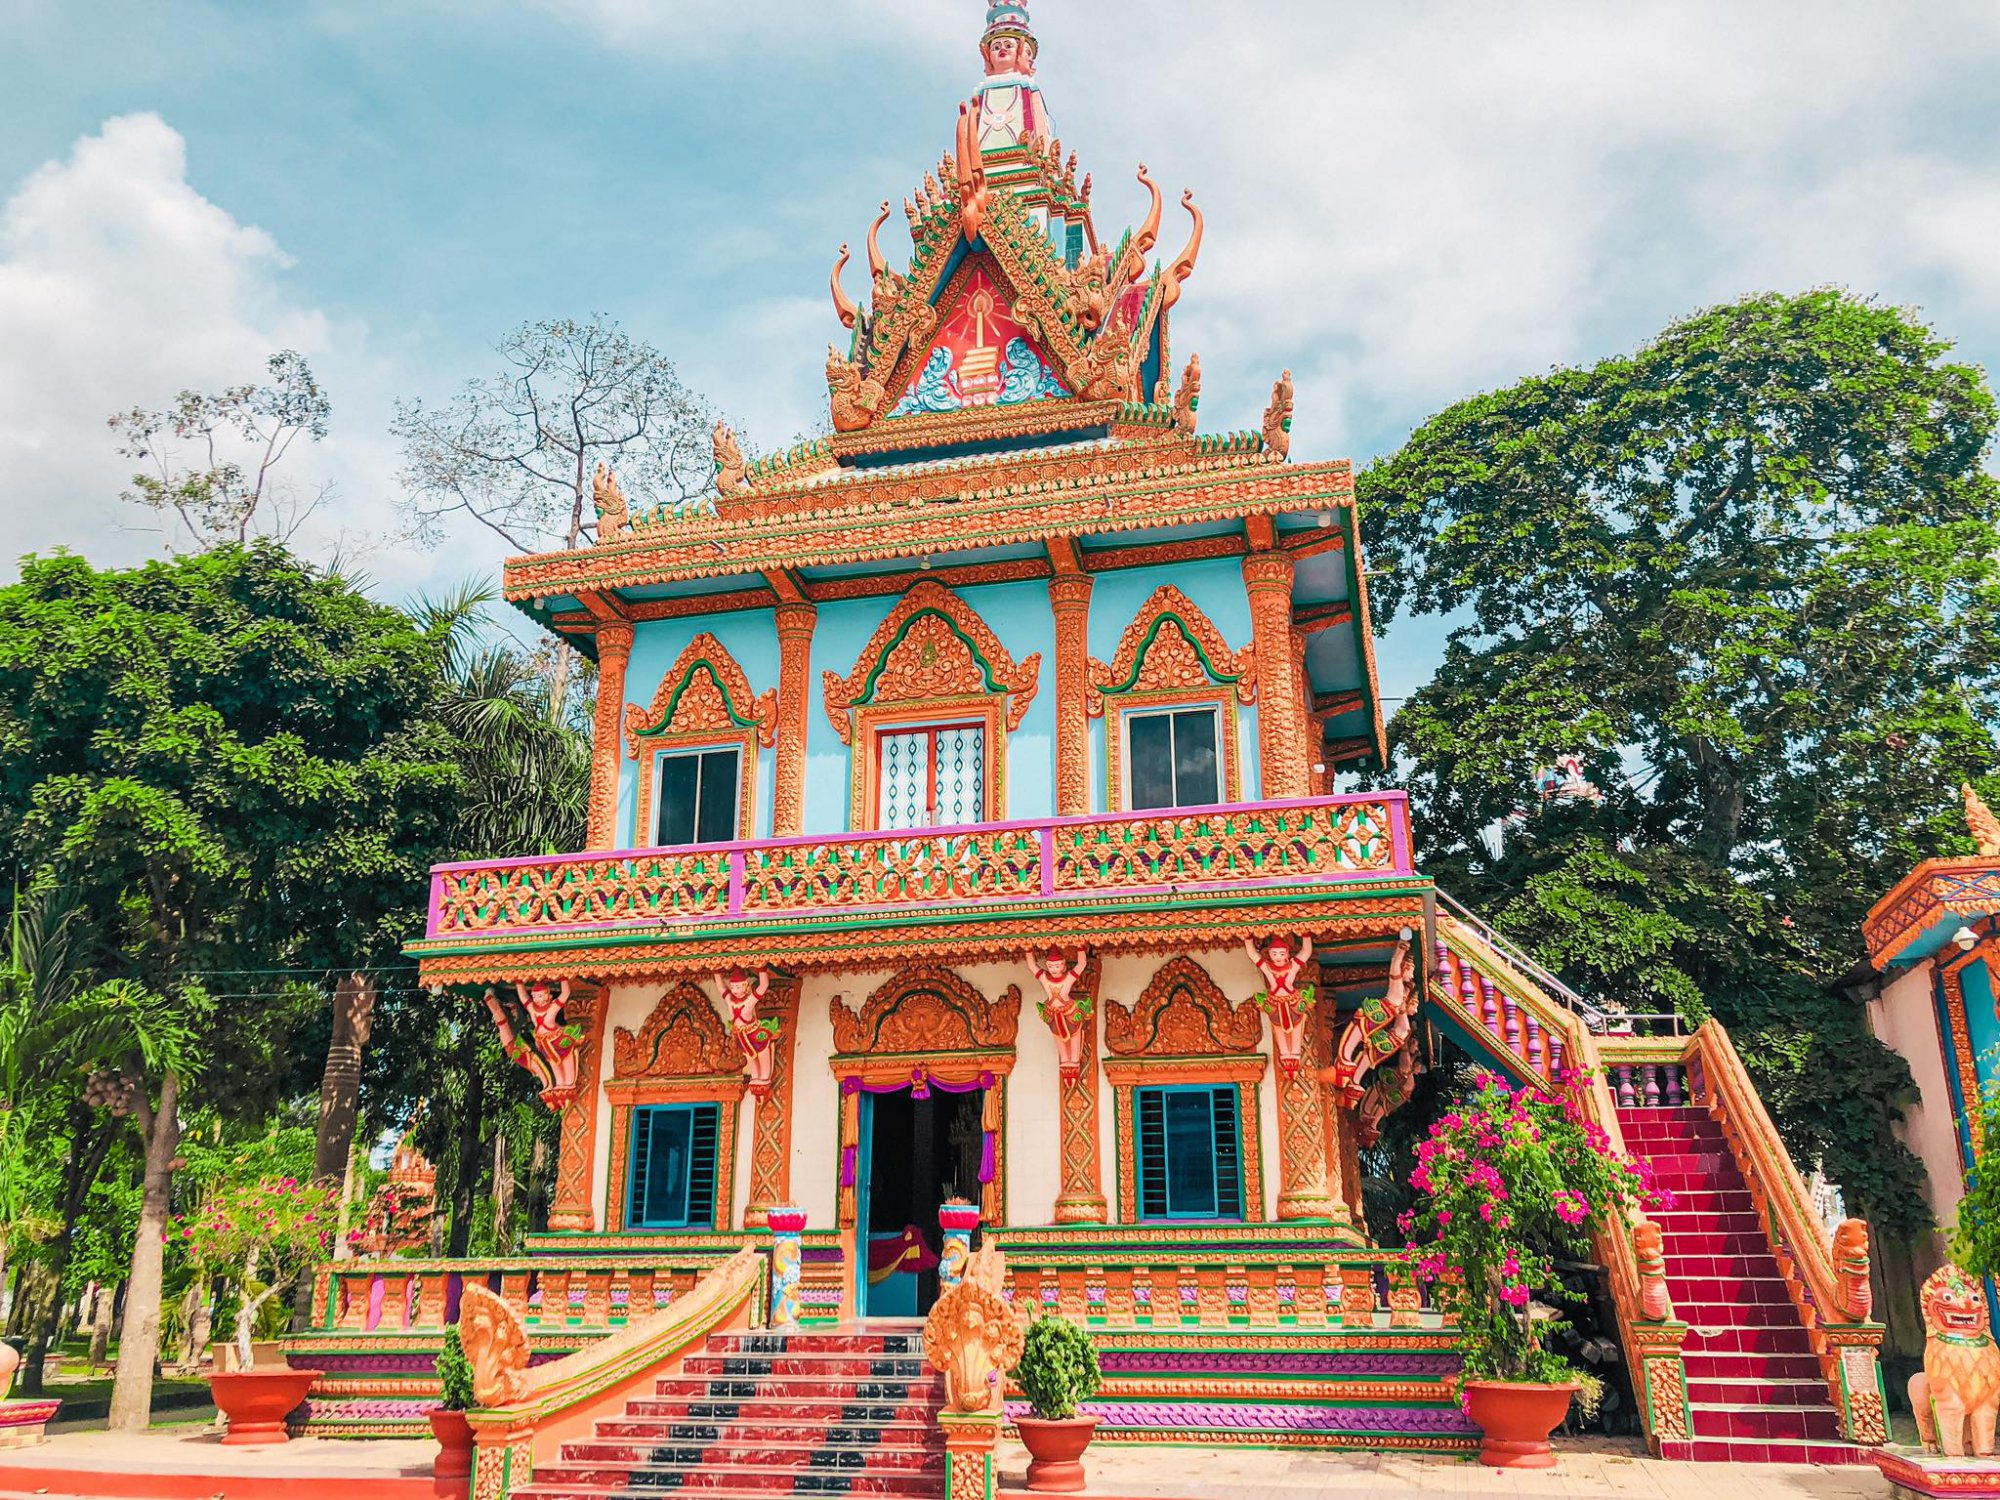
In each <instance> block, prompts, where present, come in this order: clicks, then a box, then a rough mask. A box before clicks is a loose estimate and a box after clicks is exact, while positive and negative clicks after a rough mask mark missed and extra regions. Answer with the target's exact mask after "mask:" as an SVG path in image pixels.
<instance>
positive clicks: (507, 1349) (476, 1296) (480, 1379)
mask: <svg viewBox="0 0 2000 1500" xmlns="http://www.w3.org/2000/svg"><path fill="white" fill-rule="evenodd" d="M458 1337H459V1342H460V1343H461V1344H462V1345H463V1346H464V1348H465V1357H466V1359H467V1361H468V1362H470V1364H471V1365H472V1396H473V1399H474V1400H475V1401H477V1402H478V1403H479V1405H480V1406H481V1407H482V1408H486V1409H488V1410H490V1409H492V1408H493V1407H497V1406H512V1405H514V1403H516V1402H517V1401H525V1400H526V1399H527V1396H528V1389H529V1387H528V1329H527V1325H526V1324H524V1323H523V1322H522V1321H521V1315H520V1313H518V1312H517V1311H515V1309H514V1306H513V1304H512V1303H510V1302H508V1301H507V1300H506V1299H505V1298H503V1297H501V1296H500V1295H499V1293H497V1292H493V1291H489V1290H488V1289H487V1288H486V1287H483V1286H481V1285H480V1284H479V1283H478V1282H476V1281H473V1280H471V1279H470V1278H468V1279H467V1280H466V1283H465V1286H464V1289H463V1290H462V1291H461V1292H460V1294H459V1302H458Z"/></svg>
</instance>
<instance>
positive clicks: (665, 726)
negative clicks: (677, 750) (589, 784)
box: [625, 630, 778, 760]
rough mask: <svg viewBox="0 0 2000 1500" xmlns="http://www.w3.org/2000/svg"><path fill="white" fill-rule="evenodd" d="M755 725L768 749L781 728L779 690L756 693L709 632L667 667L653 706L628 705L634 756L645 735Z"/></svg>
mask: <svg viewBox="0 0 2000 1500" xmlns="http://www.w3.org/2000/svg"><path fill="white" fill-rule="evenodd" d="M751 728H754V729H755V730H756V731H757V743H758V744H760V745H762V746H764V747H765V748H766V749H768V748H770V745H771V743H772V741H773V740H774V739H775V738H776V735H777V728H778V692H777V689H776V688H772V689H771V690H769V691H768V692H765V693H764V694H762V695H761V696H759V695H753V694H752V693H751V691H750V678H749V677H748V675H747V674H745V672H744V670H743V668H742V666H741V665H739V664H738V662H737V660H736V658H735V657H734V656H732V655H730V653H729V648H728V647H727V646H725V645H723V644H722V642H721V641H719V640H717V639H716V638H715V636H713V635H712V634H710V633H709V632H708V631H706V630H704V631H703V632H702V633H701V634H700V635H698V636H696V637H695V638H694V639H693V640H691V641H689V642H688V643H687V649H686V650H684V651H682V652H681V654H680V656H679V657H677V658H676V659H675V661H674V664H673V665H672V666H671V667H669V668H668V669H667V673H666V675H665V676H664V677H662V678H661V679H660V689H659V691H658V692H657V693H655V694H654V695H653V702H652V706H651V707H650V708H641V707H640V706H639V705H638V704H636V703H632V704H628V705H626V708H625V743H626V747H627V749H626V753H627V755H628V756H630V757H631V758H632V759H633V760H637V759H638V758H639V741H640V739H641V737H650V736H653V735H662V734H674V735H678V734H715V733H727V732H729V731H731V730H737V729H751Z"/></svg>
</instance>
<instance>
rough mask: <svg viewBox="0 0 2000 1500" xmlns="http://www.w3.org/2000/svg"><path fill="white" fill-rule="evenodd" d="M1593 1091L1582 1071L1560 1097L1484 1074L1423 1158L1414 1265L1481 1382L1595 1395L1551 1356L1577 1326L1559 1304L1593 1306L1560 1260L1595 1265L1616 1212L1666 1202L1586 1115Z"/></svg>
mask: <svg viewBox="0 0 2000 1500" xmlns="http://www.w3.org/2000/svg"><path fill="white" fill-rule="evenodd" d="M1582 1085H1583V1079H1582V1077H1581V1076H1580V1075H1577V1074H1574V1073H1570V1074H1566V1075H1565V1076H1564V1077H1563V1079H1562V1080H1561V1082H1560V1084H1559V1086H1558V1092H1557V1093H1556V1094H1555V1095H1550V1094H1548V1093H1545V1092H1543V1091H1541V1090H1539V1089H1534V1088H1527V1089H1522V1090H1520V1091H1519V1092H1514V1091H1511V1090H1509V1089H1508V1088H1507V1086H1506V1084H1505V1083H1503V1082H1502V1081H1501V1080H1500V1079H1499V1078H1497V1077H1495V1076H1494V1075H1492V1074H1490V1073H1481V1074H1477V1075H1475V1077H1474V1084H1473V1090H1472V1092H1471V1094H1469V1095H1468V1096H1467V1097H1465V1098H1464V1099H1462V1100H1461V1101H1460V1102H1459V1103H1458V1104H1457V1105H1456V1106H1455V1107H1453V1108H1452V1109H1451V1110H1450V1111H1449V1112H1448V1113H1446V1114H1445V1115H1444V1116H1443V1117H1442V1118H1441V1119H1439V1120H1438V1122H1437V1123H1436V1124H1435V1125H1433V1126H1432V1127H1431V1133H1430V1137H1429V1138H1428V1139H1427V1140H1425V1141H1423V1142H1422V1143H1421V1144H1420V1145H1418V1147H1417V1167H1416V1170H1415V1171H1414V1172H1413V1173H1412V1174H1411V1176H1410V1186H1411V1188H1412V1189H1414V1190H1415V1192H1416V1194H1417V1201H1416V1206H1415V1207H1413V1208H1412V1209H1410V1210H1409V1211H1408V1212H1407V1213H1405V1214H1404V1215H1403V1216H1402V1218H1401V1219H1400V1220H1399V1221H1398V1222H1399V1223H1400V1225H1401V1227H1402V1229H1403V1233H1404V1235H1405V1236H1406V1237H1407V1239H1408V1241H1409V1244H1410V1248H1409V1249H1408V1250H1407V1251H1406V1252H1405V1253H1406V1254H1407V1255H1408V1257H1409V1259H1410V1261H1411V1263H1412V1265H1413V1266H1414V1267H1415V1270H1416V1275H1417V1279H1418V1280H1419V1281H1422V1282H1424V1283H1426V1284H1427V1285H1428V1286H1429V1287H1430V1289H1431V1295H1432V1299H1433V1301H1434V1302H1435V1303H1436V1305H1437V1307H1438V1310H1439V1311H1440V1312H1442V1313H1443V1314H1444V1315H1445V1316H1446V1317H1447V1318H1449V1319H1451V1320H1452V1321H1453V1322H1455V1323H1456V1324H1457V1325H1458V1327H1459V1330H1460V1344H1461V1347H1462V1349H1463V1351H1464V1355H1465V1373H1466V1375H1467V1377H1468V1378H1470V1379H1474V1380H1513V1381H1536V1382H1545V1383H1548V1384H1551V1385H1556V1384H1564V1383H1572V1382H1573V1383H1579V1384H1583V1385H1585V1386H1586V1387H1589V1386H1591V1385H1593V1384H1594V1383H1593V1382H1591V1381H1590V1380H1589V1379H1588V1377H1587V1376H1586V1374H1585V1372H1583V1371H1580V1370H1578V1369H1576V1368H1575V1367H1574V1366H1573V1365H1571V1364H1570V1362H1569V1361H1568V1360H1566V1359H1564V1358H1563V1357H1562V1356H1561V1355H1560V1354H1557V1353H1556V1352H1555V1351H1554V1350H1552V1349H1550V1348H1549V1347H1548V1342H1549V1340H1550V1338H1551V1337H1552V1336H1553V1335H1554V1334H1555V1333H1557V1332H1559V1331H1561V1329H1562V1328H1563V1327H1564V1326H1565V1325H1564V1324H1563V1323H1562V1322H1561V1321H1560V1320H1559V1319H1557V1318H1556V1317H1555V1316H1554V1313H1553V1306H1554V1304H1555V1303H1559V1302H1576V1301H1581V1300H1582V1295H1581V1294H1580V1293H1577V1292H1575V1291H1572V1290H1571V1289H1570V1288H1568V1287H1566V1286H1565V1285H1564V1284H1563V1282H1562V1280H1561V1278H1560V1277H1559V1276H1558V1275H1557V1272H1556V1261H1557V1260H1558V1259H1559V1258H1565V1259H1567V1258H1577V1257H1582V1256H1586V1255H1587V1253H1588V1251H1589V1249H1590V1236H1591V1231H1592V1230H1594V1229H1596V1228H1597V1227H1598V1226H1600V1225H1601V1224H1603V1223H1604V1221H1605V1216H1606V1215H1607V1214H1612V1213H1624V1212H1626V1211H1627V1210H1629V1209H1631V1208H1633V1207H1636V1206H1641V1205H1643V1206H1648V1207H1651V1206H1658V1205H1660V1204H1663V1203H1664V1202H1665V1201H1666V1195H1665V1194H1663V1193H1661V1192H1659V1191H1658V1190H1657V1189H1656V1188H1655V1187H1654V1186H1653V1182H1652V1173H1651V1169H1650V1168H1649V1167H1647V1166H1646V1165H1644V1164H1643V1163H1638V1162H1634V1161H1632V1160H1630V1159H1629V1158H1626V1157H1623V1156H1621V1155H1619V1154H1618V1153H1617V1152H1615V1151H1613V1150H1612V1149H1611V1143H1610V1141H1609V1140H1607V1139H1606V1137H1605V1134H1604V1132H1603V1130H1602V1129H1600V1128H1599V1127H1598V1126H1597V1125H1595V1124H1593V1123H1592V1122H1591V1121H1589V1120H1588V1119H1586V1118H1585V1117H1584V1115H1583V1112H1582V1109H1581V1106H1580V1105H1579V1103H1578V1099H1579V1097H1580V1094H1581V1089H1582Z"/></svg>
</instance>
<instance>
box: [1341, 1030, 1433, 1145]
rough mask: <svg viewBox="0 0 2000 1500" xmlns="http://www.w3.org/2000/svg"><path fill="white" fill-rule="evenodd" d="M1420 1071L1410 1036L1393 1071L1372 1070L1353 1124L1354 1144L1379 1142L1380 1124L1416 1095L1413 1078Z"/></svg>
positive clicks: (1415, 1050) (1415, 1082) (1420, 1066)
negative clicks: (1371, 1076) (1371, 1075)
mask: <svg viewBox="0 0 2000 1500" xmlns="http://www.w3.org/2000/svg"><path fill="white" fill-rule="evenodd" d="M1422 1071H1423V1065H1422V1064H1421V1063H1419V1062H1418V1061H1417V1039H1416V1037H1414V1036H1412V1037H1410V1038H1409V1040H1407V1041H1405V1042H1404V1043H1403V1045H1402V1047H1401V1048H1400V1049H1399V1050H1398V1051H1397V1053H1396V1062H1395V1065H1394V1066H1393V1067H1387V1068H1377V1069H1376V1070H1375V1076H1374V1078H1373V1079H1372V1080H1371V1081H1370V1082H1369V1085H1368V1092H1367V1093H1365V1094H1363V1095H1362V1096H1361V1106H1360V1109H1359V1110H1358V1111H1357V1113H1356V1117H1355V1121H1354V1140H1355V1144H1357V1145H1360V1146H1364V1147H1365V1146H1373V1145H1374V1144H1375V1143H1376V1142H1378V1141H1380V1140H1381V1139H1382V1122H1383V1121H1384V1120H1386V1119H1388V1118H1389V1116H1390V1115H1393V1114H1394V1113H1395V1112H1396V1111H1397V1110H1399V1109H1401V1108H1402V1107H1403V1106H1404V1105H1405V1104H1408V1103H1409V1102H1410V1095H1411V1094H1413V1093H1415V1092H1416V1088H1417V1074H1419V1073H1421V1072H1422Z"/></svg>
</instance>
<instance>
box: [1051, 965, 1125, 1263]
mask: <svg viewBox="0 0 2000 1500" xmlns="http://www.w3.org/2000/svg"><path fill="white" fill-rule="evenodd" d="M1097 1010H1098V1005H1097V1002H1096V998H1095V997H1094V996H1093V997H1092V1005H1091V1011H1090V1018H1089V1020H1087V1021H1086V1022H1084V1027H1085V1030H1086V1031H1087V1032H1088V1040H1087V1041H1086V1042H1085V1044H1084V1052H1083V1058H1082V1062H1081V1065H1080V1066H1079V1067H1078V1069H1077V1073H1076V1077H1075V1078H1073V1079H1067V1080H1065V1081H1064V1082H1062V1083H1060V1084H1058V1085H1057V1087H1058V1088H1060V1089H1061V1091H1062V1192H1061V1194H1060V1195H1059V1196H1058V1197H1057V1198H1056V1222H1057V1223H1058V1224H1102V1223H1104V1222H1105V1221H1106V1220H1107V1219H1109V1217H1110V1214H1111V1206H1110V1204H1108V1203H1106V1202H1105V1199H1104V1178H1103V1169H1102V1168H1101V1166H1100V1165H1099V1155H1100V1152H1099V1149H1098V1144H1097Z"/></svg>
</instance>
